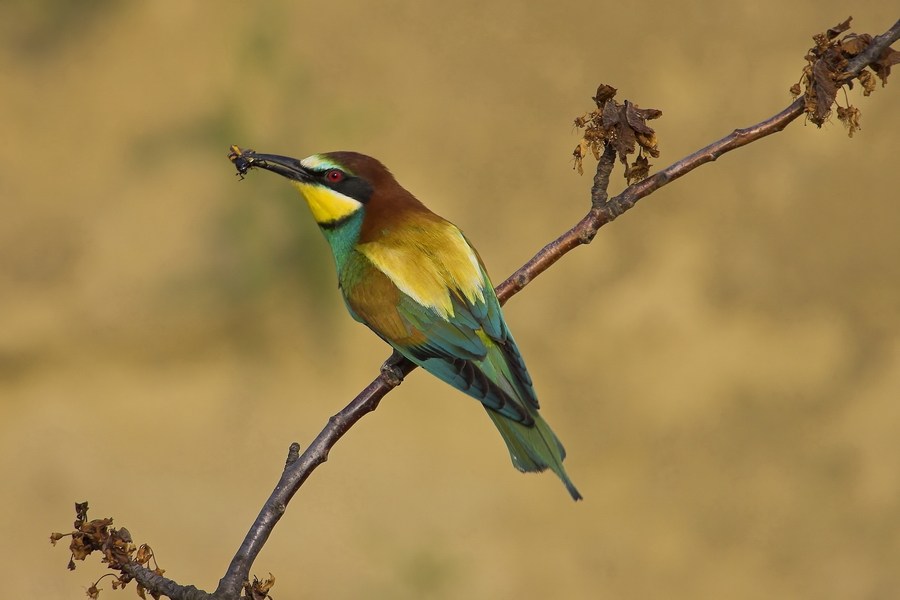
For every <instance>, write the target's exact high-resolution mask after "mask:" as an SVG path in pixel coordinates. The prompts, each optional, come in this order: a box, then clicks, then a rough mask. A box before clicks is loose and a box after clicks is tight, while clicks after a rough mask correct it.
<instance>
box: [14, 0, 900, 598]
mask: <svg viewBox="0 0 900 600" xmlns="http://www.w3.org/2000/svg"><path fill="white" fill-rule="evenodd" d="M891 4H892V3H889V2H865V3H840V2H834V1H827V2H822V1H820V0H817V1H815V2H813V1H811V0H808V1H805V2H796V3H785V2H775V1H772V0H762V1H759V2H755V3H753V4H749V3H747V4H743V5H742V4H733V3H722V2H717V1H711V0H710V1H701V2H691V3H687V2H661V1H660V2H646V3H633V2H632V3H622V2H619V3H613V2H606V3H591V2H571V1H565V0H562V1H557V2H552V3H545V2H532V3H524V4H519V5H516V4H514V3H508V2H497V3H483V2H474V1H471V0H460V1H458V2H452V3H422V2H413V1H386V2H378V3H373V2H365V1H351V2H344V3H325V4H322V3H311V2H288V1H285V0H282V1H279V0H272V1H269V2H265V3H248V2H236V1H231V0H226V1H221V2H215V3H185V2H175V1H167V2H162V1H151V2H143V3H133V2H124V1H120V0H106V1H96V2H81V3H79V2H72V1H64V0H39V1H33V0H29V1H26V0H18V1H12V2H10V1H7V2H5V3H4V8H3V10H4V18H3V20H2V23H0V34H2V35H0V39H2V42H0V210H2V219H0V431H2V438H0V442H2V452H0V478H2V491H0V507H2V510H3V514H4V516H5V522H6V526H5V529H6V533H5V535H4V541H3V542H2V544H0V565H2V571H3V572H4V573H5V574H6V576H5V578H4V587H5V590H6V592H5V593H6V594H7V595H8V596H10V597H34V598H47V599H50V598H81V597H82V594H83V593H84V592H83V589H84V588H85V587H87V586H88V585H89V584H90V583H91V582H92V581H93V580H94V579H96V578H97V577H99V576H100V575H102V574H103V573H105V572H106V571H105V569H104V568H103V566H102V565H100V563H99V560H97V559H91V560H90V561H89V562H88V563H87V564H83V565H82V564H79V565H78V570H77V571H75V572H74V573H69V572H67V571H66V569H65V565H66V561H67V560H68V554H67V551H66V549H65V547H57V548H51V547H50V545H49V543H48V542H47V536H48V535H49V533H50V532H51V531H66V530H68V528H69V527H70V526H71V522H72V520H73V518H74V511H73V503H74V502H76V501H84V500H88V501H90V503H91V507H92V511H91V515H92V516H93V517H95V518H99V517H104V516H112V517H114V518H115V521H116V524H117V525H119V526H126V527H128V528H129V529H130V531H131V532H132V534H133V536H134V537H135V539H136V540H137V541H139V542H148V543H150V544H151V545H152V547H153V548H154V549H155V551H156V552H157V554H158V556H159V560H160V562H161V564H162V566H163V567H164V568H166V569H167V574H168V575H170V576H172V577H173V578H175V579H176V580H178V581H180V582H182V583H193V584H196V585H198V586H200V587H203V588H206V589H213V588H214V587H215V585H216V582H217V581H218V578H219V577H220V576H221V574H222V573H223V571H224V568H225V567H226V565H227V563H228V561H229V560H230V559H231V557H232V555H233V553H234V551H235V550H236V548H237V546H238V544H239V542H240V540H241V539H242V538H243V536H244V534H245V532H246V530H247V528H248V526H249V525H250V523H251V522H252V520H253V519H254V518H255V516H256V514H257V511H258V509H259V507H260V506H261V504H262V502H263V501H264V499H265V498H266V497H267V495H268V493H269V491H270V490H271V488H272V486H273V485H274V483H275V481H276V480H277V477H278V475H279V471H280V467H281V465H282V464H283V460H284V457H285V454H286V451H287V448H288V445H289V444H290V442H292V441H295V440H296V441H299V442H301V443H303V444H304V445H305V444H306V443H308V442H309V441H311V440H312V438H313V437H314V436H315V435H316V434H317V433H318V431H319V430H320V429H321V428H322V426H324V424H325V422H326V420H327V418H328V417H329V416H330V415H331V414H333V413H335V412H336V411H338V410H339V409H340V408H341V407H342V406H344V405H345V404H346V403H347V402H348V401H349V400H350V399H351V398H352V397H353V396H354V395H355V394H356V393H357V392H358V391H359V390H360V389H362V388H363V387H364V386H365V385H366V384H368V382H369V381H371V379H372V378H373V377H374V376H375V375H376V374H377V370H378V366H379V365H380V364H381V361H382V360H383V359H384V358H385V357H386V356H387V355H388V352H387V349H386V347H385V346H384V344H383V343H382V342H380V341H379V340H378V339H377V338H376V337H375V336H374V335H372V334H371V333H370V332H368V331H367V330H366V329H365V328H363V327H361V326H359V325H357V324H355V323H354V322H353V321H352V320H351V319H350V318H349V317H348V316H347V315H346V313H345V310H344V307H343V303H342V302H341V300H340V296H339V292H338V290H337V289H336V285H335V277H334V274H333V272H332V270H333V266H332V263H331V257H330V253H329V251H328V249H327V246H326V244H325V241H324V240H323V239H322V237H321V235H320V233H319V232H318V230H317V229H316V228H315V226H314V224H313V222H312V219H311V218H310V217H309V215H308V214H307V212H308V211H307V208H306V206H305V205H304V204H303V202H302V199H301V198H300V197H299V196H298V195H297V194H296V193H295V192H294V191H293V189H292V188H291V187H290V186H288V185H287V184H286V183H285V182H284V181H283V180H281V179H280V178H278V177H275V176H273V175H272V174H270V173H265V172H253V173H251V174H250V175H249V176H248V178H247V179H246V180H245V181H242V182H239V181H238V179H237V178H236V177H235V175H234V169H233V167H232V166H231V165H230V164H229V163H228V161H227V160H226V158H225V155H226V154H227V152H228V145H229V144H232V143H235V144H239V145H241V146H244V147H250V148H255V149H256V150H258V151H261V152H272V153H282V154H288V155H292V156H297V157H303V156H307V155H309V154H312V153H316V152H323V151H328V150H337V149H353V150H358V151H362V152H365V153H369V154H372V155H374V156H377V157H378V158H380V159H381V160H382V161H384V162H385V163H386V164H387V165H388V166H389V167H390V168H391V169H392V170H393V171H394V173H395V174H396V175H397V177H398V179H399V180H400V181H401V182H402V183H403V184H404V185H405V186H406V187H407V188H409V189H410V190H412V191H413V192H414V193H415V194H417V195H418V196H419V197H420V198H421V199H423V200H424V201H425V202H426V203H427V204H429V205H430V206H431V207H432V208H433V209H434V210H435V211H436V212H438V213H439V214H442V215H443V216H445V217H447V218H448V219H450V220H452V221H454V222H455V223H457V224H458V225H459V226H460V227H461V228H462V229H463V230H464V231H466V233H467V234H468V235H469V237H470V238H471V239H472V240H473V241H474V243H475V244H476V245H477V247H478V248H479V250H480V252H481V254H482V256H483V257H484V258H485V260H486V262H487V264H488V267H489V268H490V270H491V272H492V274H493V278H494V279H495V281H496V282H499V281H501V280H502V279H503V278H505V277H506V276H507V275H508V274H509V273H511V272H512V271H513V270H514V269H515V268H517V267H518V266H519V265H520V264H522V263H523V262H525V261H526V260H527V259H529V258H530V257H531V256H532V255H533V254H534V252H536V251H537V250H538V249H540V248H541V247H542V246H543V245H544V244H545V243H547V242H549V241H550V240H552V239H554V238H555V237H556V236H557V235H559V234H560V233H561V232H562V231H564V230H565V229H567V228H568V227H570V226H571V225H572V224H573V223H575V222H576V221H577V220H578V219H579V218H580V217H581V216H582V215H583V214H584V213H585V212H586V210H587V208H588V206H589V188H590V185H591V178H590V176H589V175H585V176H584V177H579V176H578V175H577V174H576V173H574V172H573V170H572V162H571V151H572V149H573V148H574V147H575V145H576V143H577V135H576V134H575V132H574V130H573V126H572V120H573V119H574V118H575V117H576V116H579V115H581V114H583V113H584V112H585V111H586V110H588V109H590V108H591V101H590V96H591V95H592V94H593V93H594V91H595V90H596V87H597V85H598V84H599V83H608V84H611V85H613V86H615V87H617V88H619V90H620V92H619V99H620V100H622V99H625V98H628V99H630V100H632V101H633V102H636V103H637V104H638V105H640V106H642V107H648V108H659V109H661V110H662V111H663V113H664V116H663V118H662V119H661V120H660V121H657V122H655V124H654V127H656V128H657V131H658V133H659V137H660V148H661V150H662V153H663V154H662V157H661V158H660V159H658V160H656V161H654V163H655V165H656V167H657V168H658V167H663V166H665V165H668V164H670V163H672V162H674V161H675V160H677V159H679V158H681V157H683V156H684V155H686V154H688V153H690V152H693V151H694V150H696V149H698V148H700V147H701V146H703V145H705V144H707V143H709V142H712V141H714V140H715V139H718V138H720V137H722V136H724V135H726V134H728V133H729V132H730V131H731V130H733V129H734V128H736V127H745V126H748V125H751V124H753V123H756V122H758V121H760V120H762V119H765V118H767V117H769V116H771V115H772V114H774V113H776V112H777V111H779V110H781V109H782V108H783V107H784V106H786V105H787V104H788V103H789V101H790V97H789V94H788V88H789V87H790V86H791V84H793V83H794V82H795V81H797V79H798V77H799V72H800V69H801V68H802V66H803V65H804V61H803V55H804V53H805V51H806V49H807V48H808V47H809V46H810V45H811V36H812V35H813V34H814V33H817V32H819V31H823V30H824V29H826V28H828V27H830V26H832V25H835V24H836V23H838V22H840V21H842V20H843V19H845V18H846V17H847V16H848V15H853V17H854V21H853V25H854V30H855V31H857V32H869V33H872V34H877V33H880V32H882V31H884V30H885V29H887V28H888V27H889V26H890V25H891V24H892V23H893V22H894V21H895V20H896V18H897V17H898V13H897V10H896V8H897V7H896V6H890V5H891ZM892 79H896V81H891V84H892V85H888V86H887V87H886V88H884V89H882V88H880V87H879V88H878V89H877V90H876V92H875V93H874V95H873V96H872V97H870V98H868V99H863V98H862V97H861V95H860V93H859V91H858V90H854V91H853V92H851V93H850V94H849V97H850V101H851V102H852V103H853V104H855V105H856V106H858V107H859V108H860V109H861V110H862V113H863V116H862V130H861V131H860V132H859V133H858V134H857V135H856V136H855V137H854V138H853V139H848V137H847V135H846V132H845V131H844V129H843V127H842V126H841V125H840V123H838V122H837V121H836V119H835V120H834V122H833V123H831V124H829V125H828V126H826V127H825V128H823V129H822V130H818V129H816V128H815V127H813V126H804V124H803V123H802V122H796V123H794V124H793V125H791V126H790V127H789V129H788V130H787V131H785V132H783V133H781V134H778V135H776V136H773V137H770V138H767V139H765V140H763V141H761V142H759V143H755V144H753V145H751V146H750V147H748V148H746V149H743V150H740V151H738V152H734V153H732V154H729V155H727V156H725V157H724V158H722V159H721V160H719V161H718V162H717V163H715V164H712V165H708V166H705V167H703V168H701V169H700V170H698V171H696V172H694V173H692V174H691V175H689V176H688V177H686V178H684V179H682V180H680V181H678V182H677V183H675V184H673V185H671V186H669V187H667V188H665V189H663V190H662V191H660V192H659V193H657V194H655V195H653V196H652V197H651V198H648V199H646V200H643V201H642V202H641V203H640V205H639V206H638V207H637V208H635V209H634V210H633V211H631V212H629V213H628V214H627V215H625V216H624V217H623V218H621V219H620V220H618V221H616V222H615V223H614V224H612V225H611V226H609V227H607V228H604V229H603V230H602V231H601V232H600V234H599V235H598V236H597V239H596V241H595V242H594V244H593V245H592V246H590V247H588V248H583V249H579V250H577V251H576V252H574V253H572V254H570V255H569V256H568V257H566V258H565V259H564V260H563V261H562V262H561V263H559V264H558V265H557V266H556V267H554V268H553V269H552V270H550V271H549V272H547V273H546V274H545V275H543V276H542V277H540V278H539V279H538V280H537V281H536V282H535V283H534V284H533V285H532V286H530V287H529V288H528V289H527V290H526V291H525V292H524V293H522V294H521V295H520V296H518V297H516V298H515V299H513V300H512V301H511V302H510V303H509V304H508V305H507V308H506V315H507V320H508V321H509V323H510V325H511V327H512V329H513V331H514V332H515V334H516V337H517V339H518V341H519V344H520V346H521V348H522V351H523V353H524V355H525V358H526V360H527V361H528V365H529V367H530V370H531V372H532V374H533V376H534V379H535V381H536V385H537V389H538V393H539V396H540V398H541V401H542V404H543V406H544V411H543V412H544V414H545V416H546V417H547V420H548V421H549V422H550V423H551V424H552V426H553V428H554V429H555V430H556V432H557V433H558V434H559V436H560V438H561V439H562V440H563V441H564V442H565V444H566V446H567V448H568V450H569V459H568V461H567V463H566V464H567V467H568V470H569V473H570V474H571V476H572V479H573V480H574V481H575V483H576V484H577V485H578V487H579V488H580V490H581V491H582V493H583V494H584V496H585V498H586V500H585V501H584V502H583V503H579V504H574V503H572V501H571V500H570V499H569V498H568V495H567V494H566V493H565V490H564V488H563V487H562V485H561V484H560V483H559V481H557V480H556V478H555V477H554V476H552V475H550V474H545V475H541V476H533V475H531V476H525V475H520V474H518V473H517V472H516V471H515V470H514V469H513V468H512V466H511V465H510V462H509V458H508V455H507V452H506V450H505V448H504V446H503V443H502V441H501V439H500V437H499V435H498V434H497V432H496V431H495V430H494V429H493V426H492V425H491V423H490V421H489V419H488V418H487V417H486V416H485V415H484V413H483V411H482V410H481V408H480V407H478V406H477V404H476V403H475V402H474V401H472V400H470V399H468V398H467V397H465V396H463V395H462V394H460V393H458V392H455V391H454V390H452V389H451V388H449V387H448V386H445V385H443V384H441V383H439V382H438V381H436V380H434V379H433V378H431V377H429V376H427V375H426V374H424V373H422V372H416V373H415V374H414V375H412V376H411V377H410V378H409V380H408V381H407V382H406V383H404V385H403V386H401V388H400V389H398V390H397V391H395V392H394V393H392V394H390V395H389V396H388V397H387V398H386V399H385V401H384V402H383V403H382V406H381V408H380V409H379V410H378V411H377V412H375V413H374V414H372V415H370V416H367V417H366V418H365V419H364V420H363V421H362V422H361V423H360V424H359V425H358V426H357V427H356V428H354V429H353V430H352V431H351V432H350V434H349V435H348V436H347V437H346V438H345V439H344V440H343V441H341V442H340V443H339V445H338V446H337V447H336V448H335V450H334V451H333V452H332V454H331V460H330V461H329V462H328V463H327V464H326V465H324V466H323V467H321V468H320V469H319V470H318V471H317V472H316V473H315V474H314V475H313V476H312V478H311V479H310V480H309V481H308V483H307V485H306V486H305V487H304V488H303V489H302V490H301V492H300V493H299V494H298V496H297V497H296V498H295V500H294V502H293V503H292V504H291V506H290V508H289V510H288V513H287V515H286V516H285V518H284V519H283V521H282V522H281V524H280V525H279V527H278V528H277V529H276V531H275V533H274V535H273V537H272V538H271V540H270V542H269V544H268V545H267V546H266V548H265V550H264V552H263V554H262V555H261V557H260V559H259V561H258V562H257V565H256V567H255V569H254V572H255V573H257V574H258V575H260V576H265V575H266V574H267V573H268V572H270V571H271V572H272V573H274V574H275V576H276V577H277V584H276V587H275V588H274V589H273V590H272V592H273V595H274V596H275V597H276V598H326V597H328V598H344V599H356V598H385V599H387V598H392V599H394V598H399V599H412V598H417V599H418V598H426V599H428V598H431V599H454V598H473V599H478V598H484V599H504V598H516V599H526V598H635V599H637V598H641V599H643V598H692V599H693V598H733V599H743V598H817V599H830V598H835V599H837V598H867V599H879V598H896V597H898V596H900V569H897V565H898V564H900V435H898V432H900V403H898V395H900V260H898V259H900V236H898V234H897V230H898V227H900V203H898V194H897V183H896V180H897V179H896V171H897V157H898V153H900V141H898V139H900V136H898V133H900V111H898V110H897V107H898V106H900V74H895V75H894V76H893V78H892ZM839 99H840V100H841V101H844V97H843V94H841V95H840V96H839ZM589 169H593V164H590V166H589ZM615 177H616V183H615V184H614V188H615V189H614V190H613V191H618V190H620V189H621V188H622V184H621V181H622V180H621V171H618V172H617V173H616V175H615ZM101 587H103V588H104V589H105V591H104V592H103V596H104V597H106V598H118V597H122V598H130V597H133V594H134V591H133V589H129V590H127V591H126V592H113V591H111V590H110V585H109V580H105V583H103V584H101Z"/></svg>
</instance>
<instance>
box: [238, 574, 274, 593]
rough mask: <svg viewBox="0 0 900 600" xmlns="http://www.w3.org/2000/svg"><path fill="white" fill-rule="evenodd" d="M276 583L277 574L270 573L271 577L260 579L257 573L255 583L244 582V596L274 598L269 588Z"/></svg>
mask: <svg viewBox="0 0 900 600" xmlns="http://www.w3.org/2000/svg"><path fill="white" fill-rule="evenodd" d="M273 585H275V576H274V575H272V574H271V573H269V578H268V579H264V580H263V581H260V580H259V579H257V577H256V575H254V576H253V583H250V582H249V581H245V582H244V597H245V598H248V599H249V600H272V596H270V595H269V590H271V589H272V586H273Z"/></svg>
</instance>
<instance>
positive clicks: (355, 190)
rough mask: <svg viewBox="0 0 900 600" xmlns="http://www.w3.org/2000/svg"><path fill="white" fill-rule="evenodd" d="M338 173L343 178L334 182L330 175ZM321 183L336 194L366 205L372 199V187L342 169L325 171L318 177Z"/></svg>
mask: <svg viewBox="0 0 900 600" xmlns="http://www.w3.org/2000/svg"><path fill="white" fill-rule="evenodd" d="M335 171H336V172H338V173H340V174H341V175H342V177H341V178H340V179H339V180H337V181H332V180H331V177H329V175H330V174H331V173H333V172H335ZM318 179H319V181H320V182H321V183H322V185H324V186H325V187H327V188H330V189H332V190H334V191H336V192H340V193H341V194H343V195H345V196H348V197H350V198H353V199H354V200H356V201H358V202H362V203H363V204H365V203H366V202H368V201H369V199H370V198H371V197H372V192H374V190H373V189H372V185H371V184H370V183H369V182H368V181H366V180H365V179H362V178H360V177H355V176H353V175H350V174H349V173H347V172H346V171H342V170H340V169H335V168H332V169H328V170H327V171H323V172H322V173H320V174H319V176H318Z"/></svg>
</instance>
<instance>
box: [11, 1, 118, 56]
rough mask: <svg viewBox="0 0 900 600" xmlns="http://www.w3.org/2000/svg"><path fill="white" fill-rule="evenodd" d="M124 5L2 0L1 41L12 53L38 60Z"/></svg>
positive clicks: (88, 2)
mask: <svg viewBox="0 0 900 600" xmlns="http://www.w3.org/2000/svg"><path fill="white" fill-rule="evenodd" d="M124 4H125V3H124V2H122V1H121V0H6V1H5V2H3V6H2V9H3V18H2V19H0V32H2V36H0V38H2V41H0V44H4V45H7V46H8V47H9V48H10V50H12V52H13V53H14V54H17V55H19V57H21V58H25V59H39V58H42V57H44V56H46V55H50V54H55V53H56V52H58V51H60V50H61V49H62V48H63V47H64V46H65V45H66V43H67V42H69V41H71V40H72V39H74V38H76V37H79V36H81V35H87V34H89V33H90V28H91V25H93V24H94V23H95V22H97V21H99V20H101V19H103V18H105V17H108V16H109V15H110V13H113V12H114V11H115V10H116V9H118V8H119V7H120V6H122V5H124Z"/></svg>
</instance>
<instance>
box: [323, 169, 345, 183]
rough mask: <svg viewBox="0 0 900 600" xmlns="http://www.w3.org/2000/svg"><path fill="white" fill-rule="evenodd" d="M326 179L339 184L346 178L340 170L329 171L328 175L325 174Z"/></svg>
mask: <svg viewBox="0 0 900 600" xmlns="http://www.w3.org/2000/svg"><path fill="white" fill-rule="evenodd" d="M325 177H326V178H327V179H328V181H330V182H331V183H337V182H338V181H340V180H342V179H343V178H344V172H343V171H341V170H339V169H332V170H330V171H328V172H327V173H325Z"/></svg>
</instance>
